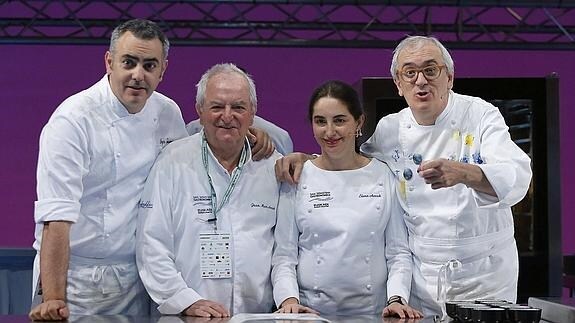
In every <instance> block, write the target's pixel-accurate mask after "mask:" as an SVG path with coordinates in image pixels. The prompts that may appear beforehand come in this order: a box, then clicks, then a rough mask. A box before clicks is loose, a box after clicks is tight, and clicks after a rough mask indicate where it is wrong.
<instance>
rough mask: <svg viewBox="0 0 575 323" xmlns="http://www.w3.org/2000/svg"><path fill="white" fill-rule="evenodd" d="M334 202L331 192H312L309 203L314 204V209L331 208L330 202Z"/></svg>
mask: <svg viewBox="0 0 575 323" xmlns="http://www.w3.org/2000/svg"><path fill="white" fill-rule="evenodd" d="M331 200H333V197H332V196H331V192H329V191H323V192H311V193H309V202H310V203H313V208H314V209H319V208H324V207H329V203H328V202H329V201H331Z"/></svg>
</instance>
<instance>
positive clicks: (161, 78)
mask: <svg viewBox="0 0 575 323" xmlns="http://www.w3.org/2000/svg"><path fill="white" fill-rule="evenodd" d="M167 69H168V60H167V59H166V60H164V65H163V66H162V74H160V81H161V80H163V79H164V73H166V70H167Z"/></svg>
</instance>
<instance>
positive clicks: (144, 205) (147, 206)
mask: <svg viewBox="0 0 575 323" xmlns="http://www.w3.org/2000/svg"><path fill="white" fill-rule="evenodd" d="M138 206H139V207H140V208H141V209H152V208H154V204H153V203H152V201H140V202H139V203H138Z"/></svg>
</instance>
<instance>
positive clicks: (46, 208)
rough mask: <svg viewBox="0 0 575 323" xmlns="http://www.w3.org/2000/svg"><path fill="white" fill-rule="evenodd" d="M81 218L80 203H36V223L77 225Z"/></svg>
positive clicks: (63, 200)
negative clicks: (66, 222)
mask: <svg viewBox="0 0 575 323" xmlns="http://www.w3.org/2000/svg"><path fill="white" fill-rule="evenodd" d="M79 216H80V202H78V201H72V200H66V199H58V198H52V199H44V200H40V201H36V202H35V203H34V221H35V222H36V223H38V224H39V223H43V222H49V221H70V222H72V223H76V221H78V217H79Z"/></svg>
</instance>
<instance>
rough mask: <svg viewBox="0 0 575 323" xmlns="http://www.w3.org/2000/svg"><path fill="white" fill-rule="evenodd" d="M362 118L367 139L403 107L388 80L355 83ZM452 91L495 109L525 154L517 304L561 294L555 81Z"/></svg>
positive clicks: (478, 84)
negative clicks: (527, 168) (527, 166)
mask: <svg viewBox="0 0 575 323" xmlns="http://www.w3.org/2000/svg"><path fill="white" fill-rule="evenodd" d="M356 88H357V90H358V91H359V92H360V95H361V97H362V99H363V104H364V109H365V112H366V115H367V122H366V126H365V131H364V136H363V137H362V138H361V140H362V141H365V140H367V138H369V136H371V134H372V133H373V131H374V130H375V126H376V125H377V121H378V120H379V119H380V118H382V117H383V116H385V115H387V114H390V113H395V112H398V111H399V110H401V109H403V108H404V107H406V106H407V104H406V103H405V101H404V99H403V98H402V97H399V96H398V95H397V89H396V87H395V85H394V84H393V81H392V80H391V79H389V78H364V79H362V80H361V81H359V82H358V83H357V84H356ZM454 91H455V92H457V93H461V94H467V95H472V96H478V97H481V98H483V99H484V100H486V101H489V102H492V103H493V104H494V105H495V106H497V107H499V109H500V111H501V113H502V115H503V117H504V118H505V120H506V123H507V125H508V126H509V132H510V133H511V137H512V138H513V140H514V141H515V142H516V143H517V144H518V146H519V147H521V148H522V149H523V150H524V151H525V152H526V153H528V154H529V155H530V156H531V160H532V168H533V179H532V182H531V186H530V188H529V191H528V193H527V196H526V197H525V198H524V199H523V200H522V201H521V202H519V203H518V204H517V205H515V206H514V207H513V217H514V222H515V238H516V241H517V247H518V249H519V290H518V302H521V303H524V302H527V298H528V297H530V296H560V295H561V262H562V255H561V187H560V186H561V181H560V151H559V99H558V98H559V79H558V78H557V77H556V76H555V75H551V76H549V77H546V78H458V79H456V80H455V83H454Z"/></svg>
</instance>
